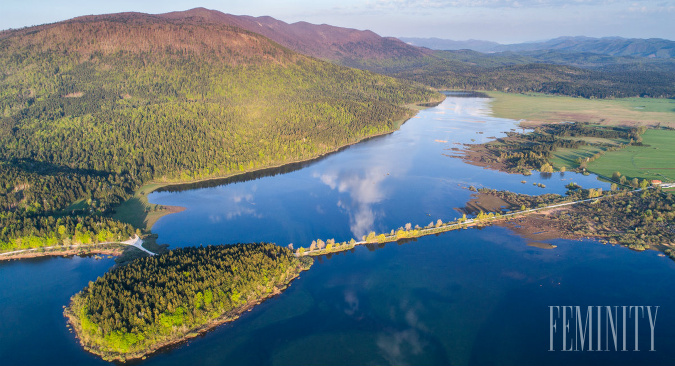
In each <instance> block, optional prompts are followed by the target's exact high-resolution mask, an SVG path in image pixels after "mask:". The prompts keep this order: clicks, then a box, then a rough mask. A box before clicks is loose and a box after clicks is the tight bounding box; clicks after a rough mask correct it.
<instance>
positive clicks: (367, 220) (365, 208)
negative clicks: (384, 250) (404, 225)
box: [313, 167, 389, 238]
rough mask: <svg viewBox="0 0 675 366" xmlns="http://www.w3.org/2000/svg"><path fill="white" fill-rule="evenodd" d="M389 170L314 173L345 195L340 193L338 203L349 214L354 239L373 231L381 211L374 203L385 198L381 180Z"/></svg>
mask: <svg viewBox="0 0 675 366" xmlns="http://www.w3.org/2000/svg"><path fill="white" fill-rule="evenodd" d="M388 175H389V173H387V169H384V168H383V167H374V168H372V169H369V170H366V171H354V170H350V171H339V172H336V171H333V172H326V173H323V174H319V173H314V175H313V176H314V178H318V179H320V180H321V182H323V183H324V184H325V185H327V186H328V187H330V189H331V190H337V191H338V192H339V193H343V194H347V195H348V197H344V196H343V195H340V199H339V200H338V201H337V206H338V207H339V208H340V209H342V210H344V211H345V212H346V213H347V214H348V215H349V228H350V230H351V232H352V234H354V236H355V237H356V238H361V237H362V236H363V235H367V234H368V232H369V231H370V230H372V228H373V226H374V224H375V218H376V217H377V216H383V215H384V212H382V211H381V210H378V211H376V210H374V209H373V204H376V203H379V202H381V201H382V200H383V199H384V198H385V197H387V192H386V191H385V189H384V187H383V185H382V182H384V180H385V179H386V178H387V176H388Z"/></svg>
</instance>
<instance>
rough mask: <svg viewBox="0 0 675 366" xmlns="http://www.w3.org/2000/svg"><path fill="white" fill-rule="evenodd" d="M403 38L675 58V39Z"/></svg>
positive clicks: (440, 46) (452, 46)
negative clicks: (503, 41)
mask: <svg viewBox="0 0 675 366" xmlns="http://www.w3.org/2000/svg"><path fill="white" fill-rule="evenodd" d="M400 39H401V40H402V41H404V42H406V43H408V44H410V45H414V46H418V47H426V48H429V49H433V50H460V49H469V50H474V51H478V52H484V53H488V52H507V51H511V52H523V51H543V50H554V51H564V52H573V53H584V52H587V53H596V54H603V55H610V56H638V57H650V58H675V41H670V40H667V39H661V38H649V39H641V38H621V37H605V38H591V37H559V38H555V39H551V40H548V41H543V42H527V43H516V44H506V45H505V44H499V43H495V42H488V41H477V40H468V41H452V40H447V39H438V38H407V37H401V38H400Z"/></svg>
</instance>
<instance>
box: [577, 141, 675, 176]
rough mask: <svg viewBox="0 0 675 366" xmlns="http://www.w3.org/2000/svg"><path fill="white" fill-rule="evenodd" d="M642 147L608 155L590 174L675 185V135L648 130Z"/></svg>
mask: <svg viewBox="0 0 675 366" xmlns="http://www.w3.org/2000/svg"><path fill="white" fill-rule="evenodd" d="M642 143H643V145H644V146H628V147H626V148H625V149H623V150H619V151H611V152H608V153H606V154H605V155H604V156H602V157H601V158H600V159H597V160H595V161H593V162H591V163H590V164H588V170H589V171H591V172H593V173H596V174H599V175H603V176H607V177H611V176H612V174H613V173H614V172H617V171H618V172H621V174H622V175H625V176H627V177H630V178H640V179H642V178H646V179H649V180H651V179H658V180H662V181H663V182H675V131H673V130H647V132H645V134H644V135H642Z"/></svg>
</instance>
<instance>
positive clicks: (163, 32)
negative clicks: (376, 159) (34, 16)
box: [0, 13, 443, 252]
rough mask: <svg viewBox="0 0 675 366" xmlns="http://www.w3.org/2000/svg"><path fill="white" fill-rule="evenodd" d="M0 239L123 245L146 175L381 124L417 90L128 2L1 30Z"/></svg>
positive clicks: (211, 167)
mask: <svg viewBox="0 0 675 366" xmlns="http://www.w3.org/2000/svg"><path fill="white" fill-rule="evenodd" d="M0 76H1V77H0V227H2V229H1V230H0V251H2V252H8V251H12V250H17V249H27V248H40V247H48V246H55V245H57V246H59V245H62V246H64V247H66V246H69V245H74V244H94V243H98V242H104V241H116V240H117V241H122V240H126V239H128V238H129V237H130V236H132V235H133V234H134V233H135V232H137V231H138V229H139V228H138V227H137V226H132V225H130V224H129V221H127V220H122V221H120V220H119V219H116V218H113V217H114V216H113V214H114V213H115V211H116V209H117V207H119V205H120V204H121V203H122V202H124V201H126V200H128V199H130V198H132V197H133V194H134V192H135V191H137V190H138V189H139V187H141V186H142V185H143V184H145V183H148V182H151V181H157V182H185V181H195V180H200V179H206V178H214V177H224V176H230V175H233V174H238V173H240V172H244V171H251V170H256V169H260V168H264V167H268V166H276V165H280V164H284V163H287V162H291V161H298V160H304V159H309V158H313V157H316V156H319V155H322V154H325V153H327V152H329V151H333V150H335V149H336V148H338V147H340V146H344V145H347V144H350V143H354V142H357V141H359V140H361V139H363V138H366V137H368V136H372V135H376V134H381V133H385V132H390V131H393V130H395V129H396V128H398V126H399V125H400V124H401V123H402V122H403V121H405V120H406V119H408V118H410V117H411V116H413V115H414V114H415V111H414V110H413V109H411V108H407V107H406V105H411V104H416V103H430V102H439V101H441V100H442V99H443V96H442V95H441V94H438V93H436V92H434V91H432V90H430V89H428V88H426V87H423V86H421V85H418V84H414V83H411V82H407V81H401V80H397V79H393V78H390V77H386V76H381V75H377V74H373V73H371V72H367V71H361V70H353V69H348V68H345V67H341V66H337V65H334V64H330V63H327V62H323V61H319V60H316V59H313V58H311V57H307V56H303V55H301V54H299V53H296V52H294V51H291V50H289V49H287V48H284V47H282V46H280V45H278V44H276V43H274V42H272V41H270V40H269V39H267V38H265V37H263V36H260V35H258V34H255V33H252V32H249V31H245V30H242V29H240V28H237V27H234V26H229V25H224V24H216V23H208V22H204V21H202V20H200V19H194V18H178V19H167V18H163V17H160V16H153V15H147V14H139V13H123V14H112V15H104V16H90V17H81V18H76V19H72V20H69V21H65V22H59V23H54V24H48V25H43V26H38V27H31V28H25V29H20V30H8V31H3V32H0Z"/></svg>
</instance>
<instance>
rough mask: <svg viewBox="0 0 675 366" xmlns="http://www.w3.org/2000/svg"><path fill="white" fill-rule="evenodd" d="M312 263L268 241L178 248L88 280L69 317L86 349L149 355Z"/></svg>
mask: <svg viewBox="0 0 675 366" xmlns="http://www.w3.org/2000/svg"><path fill="white" fill-rule="evenodd" d="M311 265H312V259H310V258H296V257H295V256H294V255H293V253H292V252H291V251H290V250H289V249H287V248H283V247H279V246H277V245H274V244H269V243H259V244H236V245H219V246H206V247H187V248H179V249H174V250H171V251H169V252H168V253H165V254H162V255H157V256H151V257H146V258H140V259H137V260H135V261H133V262H131V263H129V264H128V265H126V266H122V267H119V268H117V269H114V270H112V271H110V272H108V273H106V274H105V275H103V276H102V277H99V278H98V279H97V280H96V281H94V282H89V285H88V286H87V287H86V288H85V289H84V290H82V292H80V293H78V294H76V295H75V296H73V297H72V298H71V302H70V305H69V306H68V307H67V308H66V310H65V311H64V315H65V316H66V317H67V318H68V320H69V323H70V324H71V325H72V326H73V328H74V329H75V331H76V333H77V337H78V338H79V340H80V343H81V344H82V346H83V347H84V348H85V349H86V350H87V351H89V352H91V353H94V354H96V355H99V356H101V357H103V358H104V359H106V360H120V361H125V360H130V359H136V358H142V357H144V356H145V355H147V354H149V353H152V352H154V351H156V350H158V349H160V348H162V347H166V346H168V345H171V344H175V343H179V342H181V341H183V340H186V339H189V338H192V337H194V336H196V335H197V334H199V333H202V332H205V331H207V330H209V329H211V328H213V327H215V326H217V325H219V324H222V323H224V322H228V321H232V320H234V319H236V318H237V317H238V315H239V314H241V313H242V312H244V311H246V310H248V309H250V308H251V307H253V306H254V305H256V304H258V303H260V302H261V301H262V300H264V299H266V298H269V297H271V296H274V295H276V294H279V293H280V292H281V291H282V290H283V289H285V288H286V287H287V286H288V285H289V283H290V282H291V281H292V280H293V279H294V278H296V277H297V276H298V275H299V274H300V272H302V271H303V270H307V269H309V267H310V266H311Z"/></svg>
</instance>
